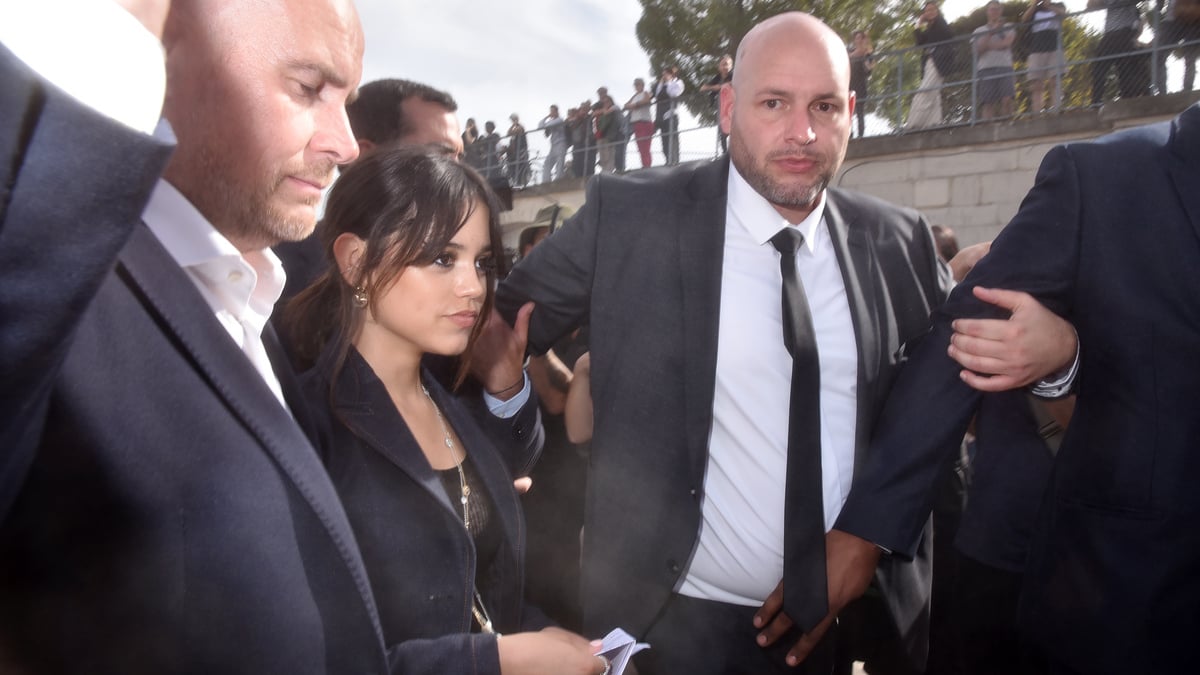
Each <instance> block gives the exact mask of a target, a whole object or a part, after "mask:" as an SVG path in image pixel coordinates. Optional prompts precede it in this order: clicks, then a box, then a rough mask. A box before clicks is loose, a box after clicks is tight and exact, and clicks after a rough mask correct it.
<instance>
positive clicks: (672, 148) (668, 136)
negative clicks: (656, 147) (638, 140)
mask: <svg viewBox="0 0 1200 675" xmlns="http://www.w3.org/2000/svg"><path fill="white" fill-rule="evenodd" d="M658 129H659V132H660V133H659V137H658V138H659V141H661V142H662V151H663V157H664V158H666V162H667V166H674V165H676V164H678V163H679V118H678V117H676V116H675V115H672V116H670V117H668V118H666V119H665V120H662V121H661V122H659V123H658Z"/></svg>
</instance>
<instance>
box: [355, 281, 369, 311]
mask: <svg viewBox="0 0 1200 675" xmlns="http://www.w3.org/2000/svg"><path fill="white" fill-rule="evenodd" d="M369 300H370V298H369V297H367V289H365V288H363V287H362V286H355V287H354V306H355V307H357V308H359V309H362V308H363V307H366V306H367V302H368V301H369Z"/></svg>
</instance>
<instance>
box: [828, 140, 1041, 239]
mask: <svg viewBox="0 0 1200 675" xmlns="http://www.w3.org/2000/svg"><path fill="white" fill-rule="evenodd" d="M1058 142H1061V141H1059V140H1058V139H1055V140H1054V141H1052V142H1048V141H1045V140H1038V141H1035V142H1028V141H1018V142H1016V143H989V144H987V145H984V146H974V147H968V148H962V149H949V150H948V151H932V152H931V151H922V152H910V153H902V154H897V155H884V156H876V157H863V158H858V159H853V160H848V161H847V162H846V163H845V165H843V169H842V172H841V174H840V175H839V176H838V177H837V179H836V181H835V184H836V185H838V186H839V187H843V188H848V189H852V190H858V191H860V192H865V193H867V194H871V195H874V196H876V197H879V198H880V199H885V200H887V201H890V202H893V203H895V204H900V205H903V206H910V207H913V208H915V209H917V210H919V211H921V212H922V213H924V214H925V216H926V218H928V219H929V222H930V223H931V224H935V225H946V226H949V227H952V228H954V231H955V232H956V233H957V235H958V240H959V243H961V244H963V245H967V244H973V243H976V242H980V241H986V240H989V239H992V238H993V237H995V236H996V233H998V232H999V231H1000V229H1001V228H1003V227H1004V225H1005V224H1007V223H1008V220H1009V219H1010V218H1012V216H1013V214H1015V213H1016V211H1017V207H1018V206H1019V205H1020V203H1021V199H1023V198H1024V196H1025V193H1026V192H1028V191H1029V188H1031V187H1033V180H1034V176H1035V175H1036V173H1037V167H1038V165H1039V164H1040V163H1041V160H1042V157H1043V156H1044V155H1045V154H1046V153H1047V152H1049V150H1050V148H1052V147H1054V145H1056V144H1057V143H1058Z"/></svg>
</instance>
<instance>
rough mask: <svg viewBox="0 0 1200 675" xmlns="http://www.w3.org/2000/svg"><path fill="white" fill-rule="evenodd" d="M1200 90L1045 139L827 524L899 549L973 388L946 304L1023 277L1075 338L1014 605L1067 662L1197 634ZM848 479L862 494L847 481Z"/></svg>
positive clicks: (1158, 654)
mask: <svg viewBox="0 0 1200 675" xmlns="http://www.w3.org/2000/svg"><path fill="white" fill-rule="evenodd" d="M1197 185H1200V106H1195V105H1193V106H1192V107H1190V108H1188V109H1187V110H1186V111H1184V112H1183V113H1182V114H1181V115H1180V116H1179V117H1178V118H1177V119H1176V120H1174V121H1173V122H1168V123H1161V124H1156V125H1150V126H1147V127H1140V128H1137V129H1131V130H1127V131H1123V132H1119V133H1116V134H1113V135H1111V136H1107V137H1105V138H1103V139H1100V140H1099V141H1096V142H1092V143H1078V144H1070V145H1065V146H1060V147H1057V148H1055V149H1053V150H1051V151H1050V152H1049V153H1048V154H1047V155H1046V158H1045V159H1044V160H1043V162H1042V166H1041V169H1040V170H1039V171H1038V176H1037V181H1036V183H1035V185H1034V187H1033V189H1032V190H1031V191H1030V193H1029V194H1028V195H1027V196H1026V198H1025V200H1024V202H1022V204H1021V208H1020V210H1019V212H1018V213H1017V215H1016V217H1015V218H1014V219H1013V220H1012V222H1011V223H1009V225H1008V227H1007V228H1005V230H1004V231H1003V232H1002V233H1001V234H1000V236H999V237H998V238H997V239H996V241H995V243H994V244H993V246H992V249H991V253H989V255H988V256H987V257H986V258H984V259H983V261H982V262H981V263H980V264H979V265H978V266H977V267H976V268H975V269H974V271H973V272H972V273H971V274H970V275H969V276H968V277H967V279H966V280H965V283H964V284H963V285H962V286H960V287H959V289H958V290H956V291H955V292H954V294H953V295H952V296H951V299H950V301H949V302H948V303H947V305H946V306H945V308H944V310H942V311H939V312H938V313H937V314H936V316H935V322H934V328H933V333H932V334H931V336H930V338H929V339H928V340H927V342H926V343H925V344H923V345H922V346H921V348H920V349H919V350H918V351H917V352H916V353H915V354H914V355H913V357H912V360H911V361H910V364H909V365H910V367H909V368H907V369H906V370H905V372H904V374H903V375H902V377H901V378H900V380H899V382H898V384H897V386H896V388H895V395H894V396H893V397H892V399H891V401H890V402H889V405H888V407H887V409H886V410H885V412H884V417H883V418H882V420H881V423H880V432H879V433H880V436H879V438H878V441H877V443H878V445H877V446H873V450H872V453H873V454H872V456H873V457H874V458H876V459H878V460H879V462H878V463H877V464H874V465H872V466H870V467H869V468H868V469H866V470H865V471H864V472H863V475H862V481H861V482H858V483H856V486H855V490H854V491H852V492H851V495H850V498H849V501H848V502H847V505H846V509H845V510H844V511H843V513H842V520H841V521H840V525H841V526H843V527H845V528H846V529H847V530H849V531H850V532H854V533H856V534H859V535H860V536H865V537H867V538H869V539H871V540H872V541H875V542H877V543H880V544H882V545H884V546H895V547H896V548H897V549H899V550H903V549H905V548H907V547H910V546H912V545H913V542H914V541H915V540H916V524H917V523H918V522H919V521H921V520H922V515H921V514H922V513H923V512H924V511H925V510H927V503H926V500H925V499H924V497H925V493H926V492H927V487H928V481H929V478H930V475H929V467H930V465H931V464H933V463H935V462H936V459H937V455H938V454H939V452H942V451H944V448H945V446H946V445H947V443H948V442H949V439H951V438H954V437H956V436H957V435H958V434H959V433H960V432H961V429H962V428H963V427H964V426H965V425H966V420H967V419H968V418H969V417H970V414H971V412H972V411H973V410H974V408H975V406H976V404H977V401H978V397H979V395H978V394H977V393H976V392H974V391H973V390H970V389H968V388H967V387H966V386H965V385H964V384H962V383H961V381H960V380H959V378H958V376H957V371H958V366H957V365H956V364H954V363H953V362H951V361H950V360H949V359H948V358H947V357H946V355H945V347H946V345H947V342H948V340H949V336H950V334H951V327H950V321H952V320H953V319H954V318H955V317H963V316H985V315H987V316H992V315H995V312H994V311H991V308H989V307H988V306H985V305H983V303H981V302H979V301H978V300H976V299H975V298H974V297H973V295H972V294H971V288H972V287H974V286H976V285H979V286H986V287H991V288H1012V289H1017V290H1024V291H1028V292H1029V293H1031V294H1032V295H1034V296H1035V297H1036V298H1037V299H1039V300H1040V301H1041V302H1042V303H1043V304H1045V305H1046V306H1048V307H1049V308H1051V309H1052V310H1054V311H1055V312H1057V313H1059V314H1061V315H1062V316H1064V317H1065V318H1067V319H1068V320H1069V321H1071V322H1072V323H1073V324H1074V326H1075V328H1076V330H1077V331H1078V333H1079V338H1080V349H1081V353H1080V370H1079V376H1078V379H1077V381H1076V387H1077V392H1078V399H1077V402H1076V407H1075V413H1074V416H1073V417H1072V420H1071V425H1070V428H1069V429H1068V430H1067V434H1066V437H1065V438H1064V439H1063V444H1062V446H1061V448H1060V450H1059V453H1058V455H1057V458H1056V460H1055V468H1054V472H1053V474H1052V477H1051V482H1050V486H1049V488H1048V492H1047V494H1046V495H1045V497H1044V499H1043V502H1042V509H1041V513H1040V516H1039V519H1038V522H1037V524H1036V526H1035V530H1034V533H1033V540H1032V543H1031V550H1030V557H1029V561H1028V564H1027V567H1026V572H1025V582H1026V589H1025V592H1024V594H1023V610H1022V620H1023V623H1024V625H1025V627H1026V629H1027V630H1028V631H1029V632H1030V634H1031V635H1032V637H1033V639H1034V640H1035V641H1036V642H1037V643H1038V644H1039V646H1040V647H1041V648H1043V649H1045V650H1046V651H1047V652H1048V653H1049V655H1050V656H1051V658H1052V659H1053V660H1054V661H1056V662H1058V663H1059V664H1060V665H1062V666H1064V667H1066V668H1068V669H1070V670H1071V671H1073V672H1076V671H1077V672H1086V673H1124V674H1128V673H1167V672H1183V671H1187V670H1190V669H1191V668H1192V667H1194V666H1193V664H1192V662H1193V660H1194V655H1193V653H1192V651H1193V650H1192V649H1191V643H1192V640H1193V639H1194V636H1195V635H1196V634H1197V633H1198V632H1200V609H1198V608H1200V575H1198V574H1197V570H1200V528H1198V527H1197V523H1198V522H1200V491H1197V490H1196V482H1197V479H1198V478H1200V452H1197V439H1200V417H1198V416H1197V415H1196V414H1195V403H1196V401H1198V400H1200V369H1198V368H1197V363H1198V361H1197V345H1200V190H1197ZM860 488H861V492H858V490H859V489H860Z"/></svg>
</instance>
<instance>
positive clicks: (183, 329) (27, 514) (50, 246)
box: [0, 53, 388, 674]
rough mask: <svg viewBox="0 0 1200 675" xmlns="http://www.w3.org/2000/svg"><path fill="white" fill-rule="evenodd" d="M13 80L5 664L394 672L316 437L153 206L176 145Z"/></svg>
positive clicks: (1, 579)
mask: <svg viewBox="0 0 1200 675" xmlns="http://www.w3.org/2000/svg"><path fill="white" fill-rule="evenodd" d="M0 82H3V83H4V84H3V90H4V95H3V101H4V103H3V107H4V109H5V112H6V114H4V115H3V116H0V128H2V129H3V135H4V138H6V139H7V140H6V141H5V148H7V149H6V151H5V152H6V157H5V159H7V160H9V161H7V162H5V163H4V166H5V167H6V169H5V170H7V167H8V166H10V165H11V166H15V167H16V170H15V172H14V175H13V176H12V182H10V183H7V184H10V185H13V186H14V187H13V190H12V193H11V194H10V195H9V196H8V200H7V204H6V208H5V210H4V216H3V229H2V230H0V232H2V236H3V240H2V241H0V251H2V253H0V256H2V257H3V261H2V263H0V270H3V272H0V273H3V274H4V283H3V284H0V304H2V305H3V307H4V321H3V322H2V324H0V331H2V332H0V335H3V338H4V345H5V348H4V350H3V352H4V356H3V359H4V377H3V378H2V384H0V390H2V392H3V400H4V406H2V407H3V409H4V411H5V412H4V413H3V414H4V417H3V420H4V428H3V435H4V440H5V445H4V463H3V466H4V469H3V472H4V473H3V479H4V481H5V485H6V486H9V487H12V486H18V489H17V490H14V492H15V499H14V500H13V501H12V504H11V508H10V509H9V510H8V513H7V514H6V517H5V518H4V521H3V523H2V524H0V664H2V665H0V670H5V671H11V670H27V671H29V672H38V673H56V672H87V673H121V674H129V673H213V672H221V673H265V672H289V673H323V672H339V673H341V672H364V673H366V672H383V671H385V670H386V669H387V667H388V664H387V661H386V657H385V652H384V649H383V644H382V642H381V640H380V638H379V628H378V622H377V620H376V617H375V608H374V603H373V600H372V598H371V595H370V588H369V586H368V584H367V579H366V573H365V570H364V568H363V565H362V561H361V559H360V557H359V554H358V549H357V546H356V545H355V543H354V537H353V534H352V532H351V530H350V525H349V523H348V522H347V520H346V517H345V514H344V512H343V511H342V507H341V504H340V502H339V501H338V499H337V496H336V493H335V492H334V489H333V485H332V483H330V481H329V479H328V477H327V475H326V474H325V471H324V468H323V467H322V466H321V463H320V460H319V459H318V457H317V454H316V452H315V451H314V449H313V447H312V446H311V445H310V444H309V442H308V440H307V439H306V437H305V435H304V433H303V432H302V431H301V429H300V427H299V426H297V424H296V422H295V421H294V420H293V418H292V415H290V414H289V413H288V412H287V411H285V410H284V408H283V407H282V406H281V405H280V404H279V402H278V401H277V400H276V399H275V397H274V396H273V395H272V394H271V392H270V390H269V389H268V388H267V386H266V384H265V383H264V382H263V381H262V378H261V377H259V376H258V374H257V372H256V371H255V370H254V369H253V367H252V366H251V365H250V363H249V361H248V360H247V359H246V357H245V356H244V354H243V353H242V352H241V351H240V350H239V349H238V348H237V347H236V346H235V345H234V343H233V341H232V340H230V339H229V336H228V334H227V333H226V332H225V331H224V329H223V328H222V327H221V325H220V323H219V322H218V321H217V320H216V318H215V317H214V316H213V313H212V312H211V310H210V309H209V307H208V305H207V303H206V302H205V301H204V300H203V298H202V297H201V296H200V294H199V292H198V291H197V290H196V288H195V287H194V286H193V284H192V282H191V281H190V279H189V278H188V277H187V276H186V274H185V273H184V272H183V270H181V269H180V268H179V266H178V265H177V264H175V262H174V261H173V260H172V259H171V257H170V256H169V255H168V254H167V252H166V251H165V250H164V249H163V248H162V247H161V245H160V244H159V243H158V240H157V239H155V237H154V236H153V235H152V234H151V233H150V231H149V230H148V229H147V228H145V227H144V226H143V225H141V224H140V223H139V222H138V214H139V213H140V211H141V209H142V207H143V206H144V204H145V202H146V199H147V198H148V195H149V192H150V190H151V189H152V187H153V185H154V184H155V179H156V178H157V175H158V172H159V171H160V170H161V168H162V166H163V163H164V161H165V159H166V154H167V151H168V149H169V147H168V146H166V145H164V144H162V143H157V142H155V141H153V140H151V139H148V138H145V137H142V136H140V135H138V134H135V133H133V132H131V131H129V130H127V129H124V128H123V127H120V125H117V124H116V123H113V122H110V121H108V120H105V119H102V118H100V117H99V116H98V115H96V114H95V113H93V112H92V111H90V110H87V109H84V108H82V107H81V106H79V105H78V104H77V103H76V102H74V101H73V100H71V99H70V98H69V97H67V96H65V95H64V94H62V93H61V92H59V91H57V90H54V89H53V88H51V87H48V86H46V85H44V84H43V83H42V82H41V81H39V80H38V79H37V78H36V77H34V76H33V75H32V74H30V73H29V72H28V71H27V70H25V69H24V66H22V65H20V64H19V63H17V62H16V61H15V59H12V58H11V56H10V55H8V54H7V53H2V54H0ZM22 101H23V102H24V105H23V106H22V105H19V104H20V103H21V102H22ZM14 108H16V109H17V112H18V113H21V114H18V115H16V116H15V117H14V116H9V115H8V114H7V112H8V111H9V110H12V109H14ZM14 138H15V139H17V140H18V141H19V143H18V144H17V145H16V146H15V147H16V148H17V150H16V151H15V152H14V151H12V149H11V148H12V147H13V146H10V145H8V143H9V142H10V141H11V140H12V139H14ZM280 376H281V381H282V383H283V385H284V390H285V392H288V393H295V391H296V389H295V386H294V383H292V382H291V381H290V380H289V379H288V377H287V372H286V370H283V371H281V372H280ZM291 401H292V413H293V414H295V416H296V418H298V419H304V417H305V415H304V411H303V407H302V406H301V405H300V401H299V400H298V399H296V398H294V397H293V398H291ZM10 404H13V405H15V406H16V407H15V408H10V407H9V405H10ZM13 439H15V442H14V443H11V444H10V441H12V440H13ZM23 465H27V466H28V471H27V472H24V471H22V470H21V468H22V466H23Z"/></svg>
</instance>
